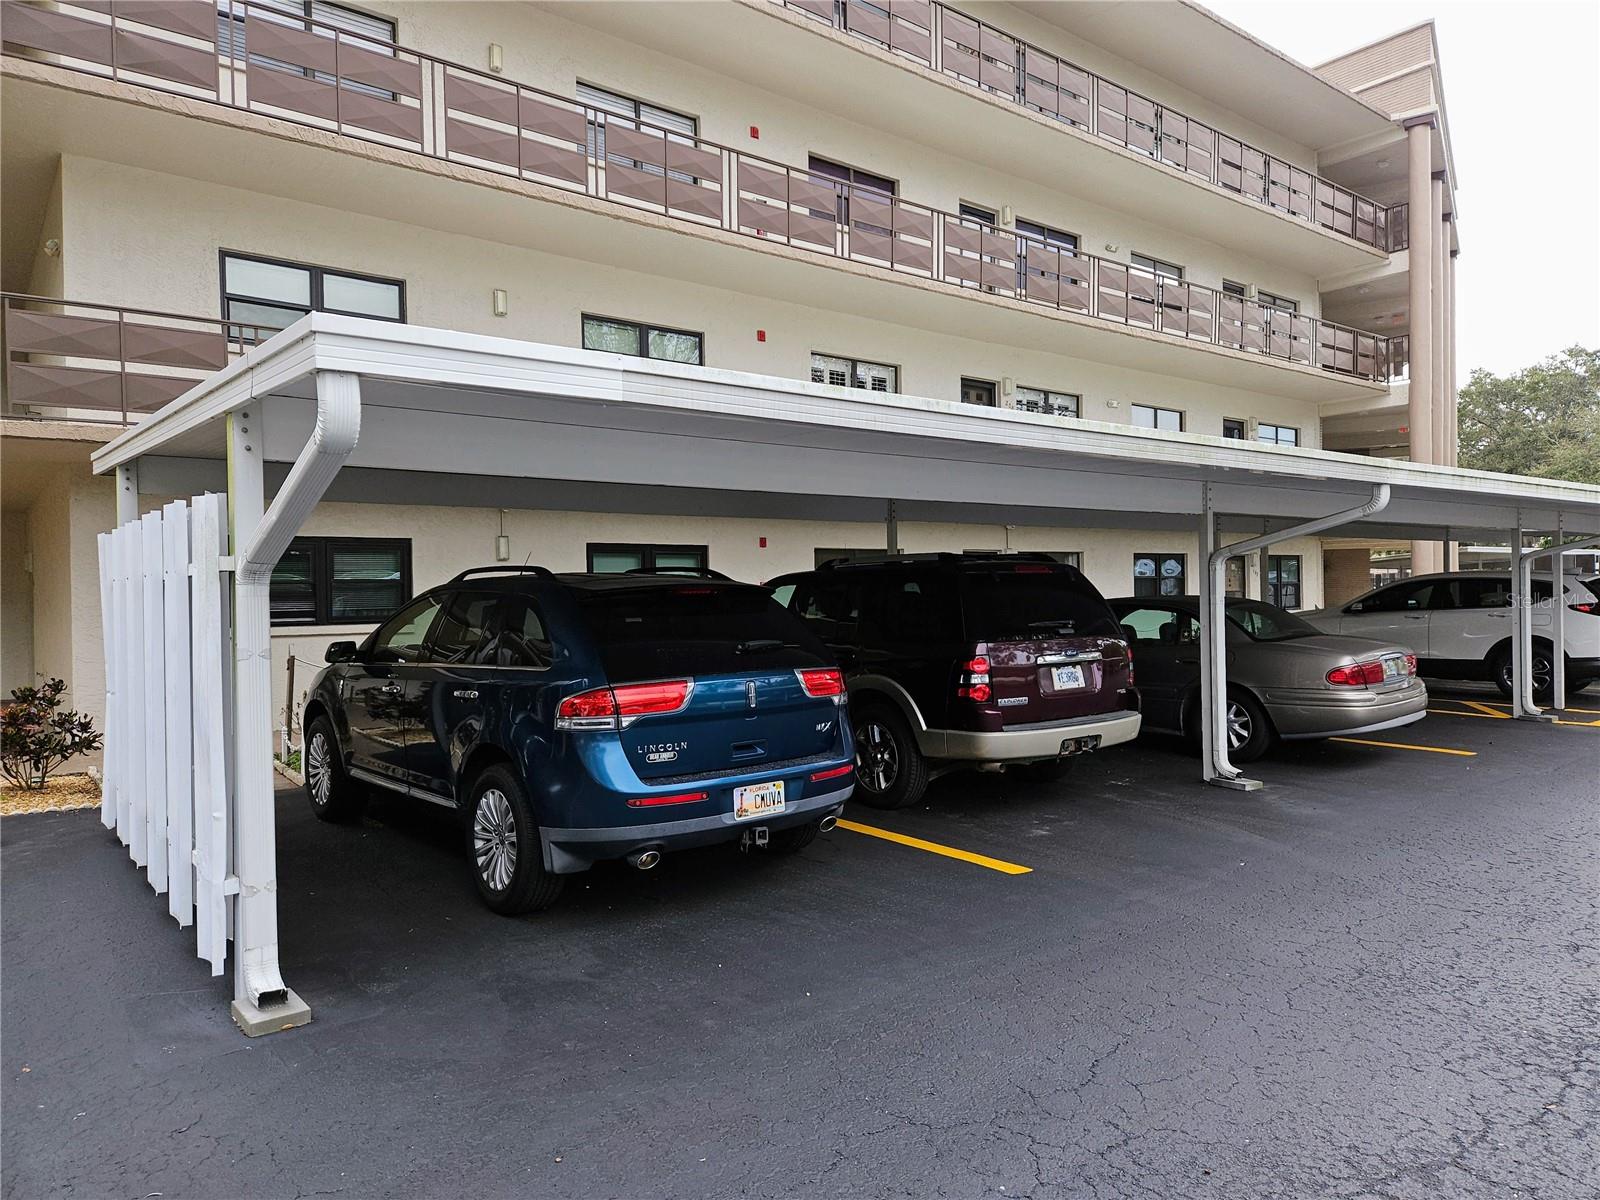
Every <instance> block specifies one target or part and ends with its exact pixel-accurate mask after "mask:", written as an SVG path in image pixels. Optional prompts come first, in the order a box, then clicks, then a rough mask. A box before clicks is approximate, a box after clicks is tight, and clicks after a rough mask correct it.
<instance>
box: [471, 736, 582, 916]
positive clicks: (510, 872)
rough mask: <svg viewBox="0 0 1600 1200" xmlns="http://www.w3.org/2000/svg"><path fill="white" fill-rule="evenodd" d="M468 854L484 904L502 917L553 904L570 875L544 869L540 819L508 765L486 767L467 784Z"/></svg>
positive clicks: (544, 907)
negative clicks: (553, 872) (540, 843)
mask: <svg viewBox="0 0 1600 1200" xmlns="http://www.w3.org/2000/svg"><path fill="white" fill-rule="evenodd" d="M466 814H467V821H466V825H467V853H468V855H469V857H470V860H471V866H472V878H473V880H474V881H475V882H476V883H477V885H478V895H479V896H481V897H482V898H483V902H484V904H485V905H486V906H487V907H488V908H489V909H491V910H492V911H494V912H497V913H499V914H500V915H501V916H506V917H515V916H520V915H521V914H523V913H530V912H539V911H541V910H542V909H546V908H549V907H550V906H551V905H552V904H554V903H555V902H556V901H557V900H558V899H560V897H561V891H562V888H563V887H564V886H565V884H566V880H565V879H564V878H563V877H562V876H560V875H553V874H551V873H550V872H549V871H547V870H545V866H544V852H543V849H542V848H541V846H540V845H539V822H538V821H537V819H536V818H535V817H534V815H533V807H532V806H531V805H530V804H529V803H528V797H527V794H526V793H525V792H524V791H523V788H522V785H521V784H520V783H519V782H518V781H517V777H516V775H515V774H514V773H513V772H512V771H511V769H510V768H509V767H506V766H501V765H496V766H492V767H488V768H486V769H485V770H484V771H482V772H481V773H480V774H479V775H478V776H477V778H475V779H474V780H473V781H472V786H471V787H469V788H468V789H467V806H466Z"/></svg>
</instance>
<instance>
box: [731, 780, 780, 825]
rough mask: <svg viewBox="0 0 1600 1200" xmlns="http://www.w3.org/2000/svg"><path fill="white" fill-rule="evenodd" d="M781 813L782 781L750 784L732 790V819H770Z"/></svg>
mask: <svg viewBox="0 0 1600 1200" xmlns="http://www.w3.org/2000/svg"><path fill="white" fill-rule="evenodd" d="M782 811H783V780H781V779H774V780H771V781H770V782H767V783H751V784H746V785H745V786H744V787H736V788H734V789H733V819H734V820H735V821H748V820H750V819H751V818H752V817H770V816H772V815H773V814H774V813H781V812H782Z"/></svg>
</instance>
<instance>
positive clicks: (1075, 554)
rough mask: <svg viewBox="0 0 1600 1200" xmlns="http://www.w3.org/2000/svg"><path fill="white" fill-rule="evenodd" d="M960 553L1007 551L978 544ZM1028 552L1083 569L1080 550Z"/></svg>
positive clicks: (1002, 552)
mask: <svg viewBox="0 0 1600 1200" xmlns="http://www.w3.org/2000/svg"><path fill="white" fill-rule="evenodd" d="M961 553H963V554H1005V553H1007V552H1006V551H1004V550H996V549H994V548H993V547H989V548H987V549H986V548H984V547H982V546H979V547H976V548H971V549H964V550H962V551H961ZM1028 553H1029V554H1044V555H1048V556H1049V557H1050V558H1053V559H1055V561H1056V562H1058V563H1061V564H1063V565H1065V566H1068V567H1076V568H1077V569H1078V570H1080V571H1081V570H1083V551H1082V550H1029V551H1028Z"/></svg>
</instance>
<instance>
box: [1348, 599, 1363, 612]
mask: <svg viewBox="0 0 1600 1200" xmlns="http://www.w3.org/2000/svg"><path fill="white" fill-rule="evenodd" d="M1360 611H1361V601H1359V600H1357V601H1356V602H1355V603H1354V604H1352V605H1351V606H1350V607H1349V608H1347V609H1345V612H1353V613H1357V612H1360Z"/></svg>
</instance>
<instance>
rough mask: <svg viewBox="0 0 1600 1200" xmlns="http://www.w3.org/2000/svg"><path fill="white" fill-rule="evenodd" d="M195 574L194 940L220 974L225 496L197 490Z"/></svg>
mask: <svg viewBox="0 0 1600 1200" xmlns="http://www.w3.org/2000/svg"><path fill="white" fill-rule="evenodd" d="M193 513H194V521H193V529H192V531H191V542H192V550H191V554H190V558H191V560H192V561H193V563H194V575H193V577H192V579H191V580H190V583H191V594H192V596H193V600H194V611H193V613H192V614H191V618H192V619H191V628H192V630H193V631H194V632H193V641H192V644H191V655H190V658H191V665H192V670H193V689H194V695H193V703H194V707H193V712H192V720H193V731H194V845H195V851H194V864H195V940H196V944H197V947H198V953H199V955H200V957H201V958H203V959H206V960H207V961H208V962H210V964H211V974H212V975H214V976H217V975H221V974H222V972H223V966H224V963H225V962H226V960H227V954H228V897H227V894H226V890H225V889H226V886H227V875H228V778H227V757H226V744H225V742H224V732H225V727H226V722H225V718H224V713H225V711H226V710H225V708H224V704H223V699H224V696H225V692H224V685H225V681H226V678H227V676H226V673H225V668H224V659H223V646H224V638H225V636H226V628H227V627H226V623H225V616H226V614H225V611H224V608H223V599H222V580H221V575H220V570H221V563H220V562H219V559H220V558H221V556H222V553H223V538H224V537H225V530H224V526H223V522H222V516H221V503H220V498H219V497H218V496H216V495H211V494H208V495H204V496H196V497H195V498H194V501H193Z"/></svg>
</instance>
